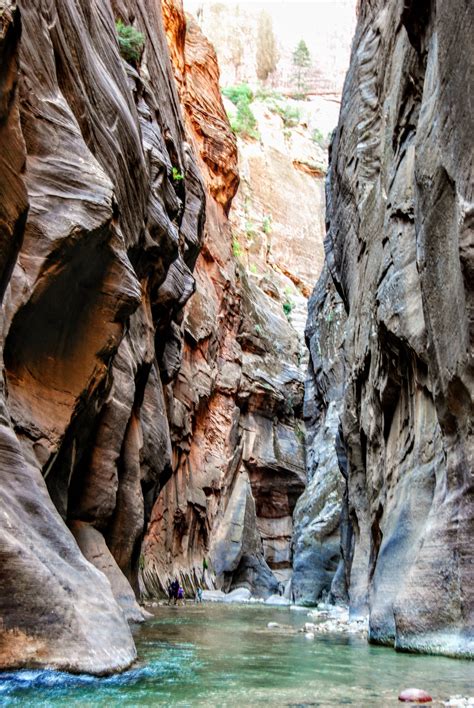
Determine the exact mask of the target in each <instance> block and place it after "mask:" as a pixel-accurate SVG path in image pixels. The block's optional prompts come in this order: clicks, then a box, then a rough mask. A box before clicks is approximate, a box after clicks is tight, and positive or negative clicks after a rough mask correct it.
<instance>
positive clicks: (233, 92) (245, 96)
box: [222, 84, 259, 138]
mask: <svg viewBox="0 0 474 708" xmlns="http://www.w3.org/2000/svg"><path fill="white" fill-rule="evenodd" d="M222 93H223V94H224V96H227V98H229V99H230V100H231V101H232V103H233V104H234V105H235V106H237V115H235V116H229V121H230V127H231V128H232V130H233V131H234V133H235V134H236V135H241V136H242V137H243V138H258V137H259V135H258V131H257V119H256V118H255V116H254V114H253V113H252V111H251V109H250V104H251V103H252V101H253V99H254V95H253V91H252V89H251V88H250V86H247V84H239V85H238V86H229V87H227V88H225V89H223V90H222Z"/></svg>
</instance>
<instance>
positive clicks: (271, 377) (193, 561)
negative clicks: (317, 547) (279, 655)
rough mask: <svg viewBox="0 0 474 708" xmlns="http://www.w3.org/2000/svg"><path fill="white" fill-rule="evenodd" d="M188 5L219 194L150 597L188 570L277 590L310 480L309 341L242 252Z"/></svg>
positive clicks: (183, 58) (203, 150)
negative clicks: (305, 436) (304, 356)
mask: <svg viewBox="0 0 474 708" xmlns="http://www.w3.org/2000/svg"><path fill="white" fill-rule="evenodd" d="M180 6H181V3H180V2H178V1H176V0H174V1H171V0H170V1H169V2H166V3H163V11H164V17H165V24H166V28H167V34H168V38H169V41H170V45H171V47H172V57H173V63H174V67H175V72H176V76H177V81H178V84H179V86H180V94H181V100H182V103H183V105H184V106H185V109H186V123H187V128H188V135H189V139H190V140H191V141H192V142H193V144H194V145H195V146H196V150H197V151H198V153H199V155H200V164H201V167H202V170H203V174H204V176H205V181H206V186H207V189H208V192H209V194H210V195H211V196H210V198H209V199H208V202H207V218H206V238H205V243H204V247H203V250H202V254H201V255H200V257H199V259H198V261H197V264H196V271H195V274H196V282H197V287H196V294H195V295H194V297H193V298H192V300H191V302H190V304H189V307H188V308H187V310H186V316H185V319H184V323H183V326H184V335H185V343H184V348H183V357H182V365H181V368H180V371H179V374H178V376H177V379H176V381H175V382H174V383H173V384H172V385H170V386H169V387H168V388H167V391H166V395H167V400H168V406H169V418H170V426H171V438H172V443H173V475H172V477H171V478H170V480H169V482H168V483H167V484H166V485H165V487H164V489H163V491H162V492H161V494H160V496H159V498H158V500H157V502H156V504H155V506H154V508H153V513H152V517H151V522H150V525H149V529H148V533H147V535H146V537H145V540H144V544H143V570H142V573H141V581H142V583H143V590H144V592H145V593H146V594H147V595H151V596H152V595H155V594H157V593H162V592H163V591H165V590H166V587H167V585H168V582H169V580H170V579H172V578H174V577H175V576H178V577H179V579H180V581H181V583H182V584H183V585H184V587H185V588H186V590H187V591H188V592H193V591H194V590H195V588H196V587H197V585H204V586H205V587H209V588H213V587H218V588H222V589H224V590H230V589H232V588H234V587H248V588H249V589H250V590H251V591H252V592H254V593H255V594H257V595H262V596H264V597H266V596H268V595H270V594H272V593H274V592H276V591H277V590H278V581H285V580H286V579H287V578H288V575H289V572H290V569H291V552H290V542H291V533H292V513H293V509H294V506H295V503H296V499H297V498H298V496H299V495H300V494H301V492H302V491H303V488H304V484H305V475H304V453H303V443H302V438H301V435H300V434H299V428H298V425H299V421H300V420H301V414H302V398H303V378H302V373H301V371H300V368H299V366H298V360H299V351H298V350H299V347H298V342H297V338H296V333H295V331H294V330H293V328H292V327H291V326H290V324H289V323H288V321H287V319H286V317H285V315H284V312H283V309H282V307H281V302H277V301H274V300H273V299H271V298H270V297H269V296H268V295H267V294H266V293H265V292H264V290H262V288H260V287H257V284H256V283H254V282H253V280H252V279H251V278H249V277H248V274H246V272H245V269H244V268H243V267H242V265H241V264H240V265H239V263H238V262H237V261H236V258H235V256H234V254H233V252H232V233H231V229H230V225H229V222H228V218H227V212H228V209H229V205H230V200H231V199H232V197H233V196H234V193H235V190H236V188H237V186H238V177H237V148H236V142H235V138H234V136H233V134H232V132H231V131H230V127H229V124H228V120H227V117H226V114H225V111H224V108H223V105H222V100H221V97H220V91H219V86H218V67H217V61H216V57H215V53H214V50H213V49H212V47H211V45H210V44H209V43H208V42H207V41H206V40H205V38H204V37H203V35H202V34H201V32H200V30H199V28H198V27H197V25H196V24H195V23H194V22H193V20H192V19H191V18H188V19H187V23H186V27H185V21H184V17H183V16H182V13H181V11H180Z"/></svg>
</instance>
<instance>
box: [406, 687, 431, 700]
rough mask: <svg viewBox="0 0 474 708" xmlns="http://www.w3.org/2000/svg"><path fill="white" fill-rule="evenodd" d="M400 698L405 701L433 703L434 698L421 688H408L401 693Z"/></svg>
mask: <svg viewBox="0 0 474 708" xmlns="http://www.w3.org/2000/svg"><path fill="white" fill-rule="evenodd" d="M398 700H399V701H402V702H405V703H431V702H432V700H433V699H432V698H431V696H430V694H429V693H426V691H423V690H422V689H420V688H406V689H405V690H404V691H402V692H401V693H400V695H399V696H398Z"/></svg>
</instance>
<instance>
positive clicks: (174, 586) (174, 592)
mask: <svg viewBox="0 0 474 708" xmlns="http://www.w3.org/2000/svg"><path fill="white" fill-rule="evenodd" d="M171 591H172V598H173V600H174V603H173V604H174V605H176V602H177V601H178V592H179V581H178V578H175V579H174V580H173V582H172V583H171Z"/></svg>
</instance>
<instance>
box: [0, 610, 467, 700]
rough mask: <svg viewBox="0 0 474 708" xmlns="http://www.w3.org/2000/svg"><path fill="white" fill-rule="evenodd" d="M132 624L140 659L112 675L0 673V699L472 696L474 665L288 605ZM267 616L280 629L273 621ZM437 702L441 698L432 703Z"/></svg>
mask: <svg viewBox="0 0 474 708" xmlns="http://www.w3.org/2000/svg"><path fill="white" fill-rule="evenodd" d="M154 614H155V618H154V619H152V620H149V621H148V622H147V623H146V624H145V625H142V626H141V627H139V628H138V629H137V630H136V632H135V638H136V643H137V648H138V652H139V661H138V663H137V665H136V666H135V667H134V668H133V669H131V670H129V671H126V672H125V673H123V674H120V675H118V676H112V677H109V678H101V679H98V678H94V677H91V676H84V675H83V676H73V675H70V674H63V673H58V672H54V671H19V672H12V673H6V674H0V705H2V706H14V705H21V706H35V708H36V706H48V707H49V706H111V707H113V706H160V705H163V706H219V707H220V706H223V707H224V706H232V707H234V706H238V707H244V706H254V705H262V706H263V705H267V706H292V707H293V708H296V707H303V706H321V707H326V706H341V705H351V706H360V707H361V708H362V707H363V708H366V707H368V706H377V708H385V706H392V705H393V706H396V705H398V706H400V705H402V704H400V703H399V702H398V694H399V692H400V691H401V690H402V689H404V688H408V687H412V686H415V687H418V688H424V689H425V690H427V691H429V692H430V693H431V695H432V696H433V698H434V699H437V700H442V699H446V698H447V697H449V696H453V695H455V694H462V695H465V696H467V695H472V693H473V682H474V664H473V663H472V662H468V661H459V660H454V659H447V658H443V657H430V656H419V655H410V654H397V653H396V652H394V651H393V650H391V649H386V648H382V647H373V646H369V645H368V644H367V643H366V641H365V640H363V639H360V638H358V637H354V636H344V635H322V636H318V635H316V638H315V640H314V641H309V640H307V639H305V637H304V635H303V634H301V633H299V632H297V630H298V629H299V628H301V627H302V626H303V625H304V623H305V622H306V621H308V618H307V617H306V613H305V612H294V611H290V610H289V609H286V608H266V607H262V606H252V605H250V606H242V605H240V606H235V605H230V606H229V605H198V606H193V605H188V606H186V607H159V608H156V609H155V610H154ZM268 622H278V623H279V624H280V625H281V628H278V629H268V628H267V623H268ZM431 705H436V703H435V704H431Z"/></svg>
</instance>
